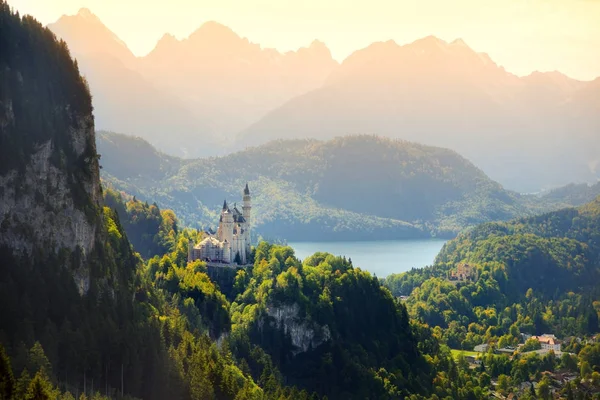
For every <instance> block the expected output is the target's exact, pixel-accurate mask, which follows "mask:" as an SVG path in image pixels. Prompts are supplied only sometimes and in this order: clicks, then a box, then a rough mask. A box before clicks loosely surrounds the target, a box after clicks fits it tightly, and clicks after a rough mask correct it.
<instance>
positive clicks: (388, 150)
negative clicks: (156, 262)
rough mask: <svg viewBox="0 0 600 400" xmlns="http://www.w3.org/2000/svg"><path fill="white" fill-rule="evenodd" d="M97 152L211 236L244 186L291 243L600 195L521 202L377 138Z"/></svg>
mask: <svg viewBox="0 0 600 400" xmlns="http://www.w3.org/2000/svg"><path fill="white" fill-rule="evenodd" d="M98 151H99V152H100V154H101V155H102V160H101V161H102V165H103V170H102V176H103V179H104V182H105V183H106V184H110V185H111V186H113V187H114V188H116V189H119V190H124V191H126V192H128V193H131V194H133V195H136V196H137V197H138V198H140V199H142V200H145V201H149V202H154V201H156V202H157V203H158V204H159V205H161V206H163V207H168V208H171V209H173V210H174V211H175V212H176V213H177V215H178V216H179V217H180V219H181V221H182V223H183V224H185V225H187V226H192V227H196V228H201V227H210V226H213V227H214V224H215V223H216V222H215V221H216V220H217V218H218V215H217V214H216V213H217V211H218V210H219V204H221V203H222V202H223V198H228V199H230V200H232V201H235V200H236V199H238V198H239V197H240V191H241V189H242V188H243V187H244V185H245V183H246V182H250V188H251V190H252V195H253V197H254V200H255V207H254V209H253V211H254V215H255V224H256V227H257V231H259V232H260V233H261V234H262V235H263V237H267V238H278V239H287V240H332V239H336V240H377V239H386V238H395V239H397V238H419V237H426V236H431V235H433V236H441V237H453V236H454V235H455V234H456V233H458V232H459V231H460V230H461V229H463V228H465V227H470V226H474V225H477V224H479V223H482V222H488V221H496V220H509V219H511V218H515V217H520V216H527V215H533V214H536V213H541V212H544V211H549V210H553V209H558V208H560V207H563V206H566V205H580V204H583V203H585V202H588V201H591V200H592V199H593V198H594V197H595V195H598V194H600V186H599V185H596V186H595V187H588V186H586V185H582V186H570V187H566V188H563V189H562V190H558V191H555V192H552V193H549V194H548V195H546V196H543V197H540V196H534V195H528V196H525V195H518V194H517V193H514V192H510V191H507V190H504V189H503V188H502V187H501V186H500V185H499V184H498V183H496V182H494V181H492V180H490V179H489V178H488V177H487V176H486V175H485V174H484V173H483V172H482V171H481V170H479V169H478V168H476V167H475V166H474V165H473V164H471V163H470V162H469V161H467V160H465V159H464V158H462V157H461V156H459V155H458V154H456V153H455V152H453V151H450V150H446V149H441V148H436V147H430V146H422V145H419V144H415V143H410V142H403V141H394V140H390V139H384V138H379V137H375V136H351V137H344V138H337V139H334V140H331V141H327V142H319V141H316V140H288V141H275V142H272V143H269V144H266V145H263V146H260V147H255V148H248V149H246V150H244V151H240V152H237V153H234V154H230V155H228V156H224V157H217V158H207V159H197V160H183V159H178V158H176V157H171V156H167V155H165V154H163V153H161V152H160V151H159V150H157V149H155V148H153V147H152V146H151V145H150V144H149V143H147V142H146V141H144V140H142V139H140V138H133V137H130V136H125V135H119V134H115V133H110V132H100V133H99V134H98ZM136 160H141V161H140V162H139V163H138V162H137V161H136Z"/></svg>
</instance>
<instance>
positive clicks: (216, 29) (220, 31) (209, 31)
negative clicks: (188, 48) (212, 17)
mask: <svg viewBox="0 0 600 400" xmlns="http://www.w3.org/2000/svg"><path fill="white" fill-rule="evenodd" d="M205 36H208V37H209V38H210V39H215V38H227V37H228V38H236V39H241V38H240V36H239V35H238V34H237V33H235V32H234V31H233V29H231V28H230V27H228V26H226V25H223V24H221V23H219V22H216V21H207V22H205V23H203V24H202V25H201V26H200V28H198V29H196V30H195V31H194V32H193V33H192V34H191V35H190V37H189V38H190V39H193V38H196V37H205Z"/></svg>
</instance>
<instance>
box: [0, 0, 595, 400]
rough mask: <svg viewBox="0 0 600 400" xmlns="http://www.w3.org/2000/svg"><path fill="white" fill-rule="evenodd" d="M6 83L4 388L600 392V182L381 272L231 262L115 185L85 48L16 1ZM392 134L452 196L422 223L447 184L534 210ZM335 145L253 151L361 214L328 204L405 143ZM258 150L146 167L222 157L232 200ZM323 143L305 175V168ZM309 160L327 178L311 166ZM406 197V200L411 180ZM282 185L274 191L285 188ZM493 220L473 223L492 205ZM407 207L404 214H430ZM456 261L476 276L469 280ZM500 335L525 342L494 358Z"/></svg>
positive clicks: (265, 257) (326, 395) (288, 259)
mask: <svg viewBox="0 0 600 400" xmlns="http://www.w3.org/2000/svg"><path fill="white" fill-rule="evenodd" d="M32 66H34V67H32ZM0 80H1V81H2V82H3V84H2V86H0V96H1V97H0V116H1V118H3V119H2V120H1V121H0V122H2V124H3V125H1V126H2V127H3V129H2V131H1V135H0V139H1V143H0V144H1V146H0V149H1V150H0V151H1V152H2V153H1V155H2V157H1V158H0V159H1V160H2V165H1V166H0V182H2V183H3V186H2V188H1V190H0V200H1V203H0V204H2V207H5V208H3V210H6V212H3V213H1V214H0V399H3V400H5V399H6V400H21V399H27V400H29V399H36V400H44V399H61V400H67V399H79V400H87V399H95V400H101V399H149V400H152V399H165V398H169V399H192V400H200V399H237V400H244V399H282V400H284V399H290V400H291V399H300V400H302V399H410V400H423V399H465V400H466V399H488V398H489V397H490V396H491V395H497V394H498V395H502V396H508V395H510V394H515V393H518V394H519V395H520V396H521V397H520V398H539V399H550V398H556V397H559V398H560V397H562V398H566V399H571V398H572V399H575V398H577V399H589V398H593V399H598V398H599V396H598V393H600V343H599V341H598V331H599V330H600V327H599V322H598V314H599V312H600V302H599V298H598V296H599V294H598V288H599V287H600V285H598V281H599V279H598V278H599V277H598V273H599V261H600V233H599V232H600V229H599V228H600V227H599V226H598V224H599V222H600V198H598V199H596V200H595V201H593V202H591V203H588V204H586V205H582V206H580V207H578V208H570V209H563V210H560V211H556V212H551V213H546V214H541V215H538V216H531V217H526V218H521V219H516V220H513V221H511V222H503V223H487V224H483V225H478V226H477V227H475V228H472V229H470V230H467V231H466V232H465V233H462V234H461V235H459V236H458V237H457V238H456V239H454V240H452V241H450V242H449V243H448V244H447V245H445V247H444V249H443V250H442V252H441V253H440V255H439V256H438V258H437V259H436V262H435V265H433V266H432V267H429V268H425V269H422V270H414V271H410V272H408V273H406V274H402V275H398V276H390V277H388V278H386V279H385V280H380V279H378V278H376V277H375V276H372V275H371V274H370V273H369V272H367V271H365V270H362V269H361V268H358V267H356V266H354V265H353V263H352V261H351V260H350V259H346V258H345V257H343V256H342V257H340V256H334V255H331V254H327V253H316V254H314V255H312V256H310V257H307V258H306V259H304V260H302V261H301V260H299V259H298V258H297V257H296V256H295V254H294V250H293V249H292V248H290V247H288V246H282V245H278V244H274V243H270V242H268V241H265V240H262V241H259V242H257V244H256V246H255V247H253V248H252V254H251V261H252V263H251V265H249V266H248V267H245V268H228V267H223V268H217V269H215V268H212V267H209V266H207V265H206V264H205V263H203V262H201V261H194V262H188V260H187V246H188V243H189V241H190V240H193V241H198V240H201V239H202V237H203V235H205V233H204V232H203V231H202V230H198V229H196V227H194V226H191V227H190V226H188V224H186V223H185V222H184V221H182V220H180V219H179V217H178V214H177V213H176V211H174V210H170V209H167V208H164V207H163V208H161V207H159V204H160V203H159V199H160V198H159V196H157V199H156V201H154V200H153V199H152V198H146V196H144V197H142V196H139V198H138V197H136V196H134V195H136V192H134V191H133V193H132V192H127V191H123V190H122V189H120V190H115V188H119V187H121V186H119V185H117V183H118V182H117V181H115V180H110V179H109V180H108V181H107V182H105V184H104V185H103V186H101V183H100V176H99V175H100V165H99V159H100V155H99V154H98V152H97V150H96V145H95V143H96V142H95V139H96V138H95V130H94V120H93V114H92V112H93V109H92V106H91V104H92V103H91V96H90V93H89V89H88V88H87V84H86V81H85V79H83V78H82V77H81V75H80V73H79V71H78V66H77V62H76V61H74V60H73V59H72V58H71V57H70V53H69V50H68V48H67V46H66V45H65V43H64V42H62V41H59V40H57V39H56V37H55V36H54V35H53V34H52V33H51V32H50V31H49V30H48V29H47V28H44V27H43V26H42V25H41V24H40V23H39V22H37V21H35V20H34V19H33V18H32V17H28V16H26V17H21V16H20V15H18V14H17V13H16V12H13V11H12V10H11V9H10V7H9V6H8V5H7V3H6V2H5V1H4V0H0ZM5 122H6V124H5ZM394 143H395V145H394V146H392V147H393V148H392V150H390V151H389V152H387V153H383V156H382V157H380V159H381V160H383V161H382V162H383V163H384V164H385V163H387V162H397V161H398V159H397V157H400V155H402V157H406V159H407V160H412V161H411V162H410V163H409V164H411V163H412V164H411V166H410V168H408V169H406V170H402V171H400V172H398V171H395V173H398V174H399V175H395V176H393V178H394V179H398V180H399V181H400V182H404V183H406V184H407V185H408V184H409V182H411V180H412V179H413V176H420V177H422V176H424V175H425V176H428V177H429V178H427V179H432V181H431V185H432V186H431V188H434V187H435V188H436V189H439V190H440V191H439V192H436V198H435V199H433V200H435V201H433V200H432V202H425V203H424V204H421V205H419V207H415V208H413V209H411V210H409V211H407V212H410V213H413V214H412V215H413V217H412V218H425V216H426V215H427V214H428V213H430V212H431V210H432V207H433V208H434V209H437V208H436V207H438V206H439V205H440V204H441V203H440V202H438V200H440V199H442V200H441V202H442V203H443V202H450V203H452V202H453V201H458V202H459V203H460V202H461V201H462V200H457V199H460V198H461V196H463V195H464V192H465V191H466V190H467V189H468V188H471V189H472V190H474V191H475V192H476V193H480V194H481V193H483V194H482V196H484V198H485V199H487V200H482V202H483V203H482V204H488V205H489V204H491V206H490V207H492V208H493V209H495V210H496V212H499V213H504V212H506V217H508V216H509V215H512V211H511V210H513V208H512V207H513V206H514V207H517V208H516V209H515V210H517V209H520V208H519V207H521V206H520V205H518V203H515V202H514V201H513V200H514V199H515V198H517V197H514V196H516V195H515V194H511V193H507V192H505V191H503V189H501V188H500V187H499V186H498V185H497V184H495V183H493V182H490V181H488V180H486V178H485V176H484V175H483V174H482V173H481V172H479V171H476V170H474V169H473V168H471V167H469V164H468V162H467V161H466V160H464V159H462V158H457V157H456V155H454V154H452V153H449V152H448V151H445V150H440V149H435V148H428V147H424V146H417V145H411V144H406V143H404V142H394ZM138 144H139V145H140V146H141V147H144V144H143V143H139V142H138ZM333 144H334V147H336V148H337V151H338V152H336V153H335V154H336V155H335V157H334V158H336V159H337V161H336V162H333V161H332V159H329V158H327V161H324V159H325V155H323V154H324V153H327V150H326V149H324V148H323V147H322V146H326V145H327V146H329V145H331V143H329V144H322V143H317V142H310V141H308V142H306V141H302V142H297V146H298V147H297V148H296V153H294V152H292V153H290V154H285V153H281V147H280V146H277V145H273V147H271V148H270V150H268V149H269V147H267V148H256V149H254V150H251V151H250V152H258V154H259V157H257V158H258V159H265V160H267V161H265V163H266V162H269V161H268V157H267V155H269V156H270V157H275V158H278V159H279V160H280V161H279V163H274V164H273V165H275V166H277V167H276V168H278V171H279V172H278V173H279V174H290V175H293V174H296V175H294V176H295V177H294V180H295V182H296V184H297V185H299V184H300V182H304V184H303V185H304V186H302V188H303V189H302V190H303V191H307V192H310V193H311V196H313V197H314V198H315V199H319V201H323V202H326V201H327V202H328V201H332V204H333V206H340V207H341V206H342V205H343V206H344V207H348V208H349V209H354V210H355V211H352V212H353V213H356V214H352V215H356V216H357V218H358V216H361V215H362V214H359V213H358V211H361V212H362V211H364V210H360V209H358V208H355V207H358V205H357V204H354V205H352V204H351V201H352V199H345V201H347V203H344V204H342V203H335V202H333V200H332V199H331V192H328V190H331V188H335V189H336V190H339V191H341V192H342V193H343V190H345V186H344V185H341V184H340V185H337V183H339V179H338V178H339V176H340V174H341V171H343V170H344V166H348V163H347V161H348V157H349V155H350V154H358V153H356V152H357V148H363V150H364V151H365V154H367V155H368V154H371V156H372V155H373V154H374V153H375V152H377V151H378V150H379V149H381V148H382V147H386V146H387V145H389V144H390V142H387V141H385V142H382V141H381V140H379V139H376V138H372V137H355V138H351V139H347V141H345V140H341V141H338V142H333ZM369 146H371V147H370V148H369ZM311 149H312V150H311ZM267 150H268V151H267ZM309 150H310V152H309V153H306V152H307V151H309ZM313 150H314V151H316V153H314V152H313ZM265 152H266V153H265ZM319 152H321V153H320V154H321V156H314V157H313V156H311V154H313V155H314V154H317V155H318V154H319ZM406 154H408V156H407V155H406ZM241 155H243V153H241ZM241 155H240V154H238V155H237V156H235V157H233V156H231V157H226V158H223V159H220V161H219V162H223V160H225V161H226V162H228V163H231V164H232V165H231V168H230V167H226V168H222V169H217V166H216V164H217V159H209V160H205V161H203V162H204V163H207V164H208V165H212V167H211V168H214V170H213V172H212V174H209V173H208V172H206V170H204V168H205V167H204V166H203V167H202V168H199V167H198V166H197V164H195V162H189V163H188V162H185V163H182V162H181V161H180V160H176V159H172V158H171V159H164V160H163V161H162V162H160V163H158V164H155V167H156V168H155V169H154V170H153V174H154V175H153V176H152V177H144V176H139V174H138V175H137V177H136V178H135V179H134V180H135V182H136V184H138V183H139V182H140V181H141V180H145V179H149V180H153V179H163V178H164V176H166V175H163V174H167V175H168V174H169V173H170V172H168V171H177V172H178V173H179V171H180V170H182V171H187V172H186V174H187V175H182V177H183V178H181V177H179V178H178V176H179V175H176V176H172V177H171V178H169V179H170V180H172V181H175V182H176V181H177V180H178V179H184V178H185V177H189V176H194V175H197V176H201V175H199V173H200V172H202V171H205V172H203V173H204V174H205V175H202V179H208V178H210V177H211V176H213V177H214V179H213V180H212V181H210V182H211V184H214V185H215V186H214V187H216V188H218V187H221V190H223V192H221V193H218V195H221V194H224V193H226V191H227V190H233V189H227V187H229V186H227V185H225V186H218V185H220V183H219V182H222V181H223V179H222V175H221V174H227V173H229V171H232V170H234V169H235V168H233V167H235V166H236V165H239V164H238V163H242V164H245V163H246V162H247V160H243V159H242V158H241ZM309 156H310V157H309ZM253 157H254V156H253ZM307 157H308V160H309V161H306V164H305V165H304V169H298V168H296V166H295V164H294V162H299V160H302V159H306V158H307ZM311 157H313V158H311ZM436 157H437V158H436ZM107 158H108V157H107ZM293 160H296V161H294V162H292V161H293ZM106 162H107V159H106V158H105V159H104V161H103V165H104V166H105V169H109V164H108V163H106ZM457 162H458V163H459V164H460V165H462V166H463V167H464V166H465V165H466V166H467V167H468V168H467V169H466V171H463V172H464V174H457V173H455V172H456V171H455V170H454V169H453V168H452V166H453V165H454V164H453V163H457ZM180 163H182V164H180ZM281 163H283V165H287V166H288V168H279V167H280V166H281V165H282V164H281ZM407 163H408V161H407ZM325 166H333V167H331V168H330V167H327V168H325ZM442 166H443V167H442ZM130 167H135V165H132V164H130ZM110 168H113V167H110ZM260 168H267V166H266V164H265V165H263V166H262V167H261V166H257V170H258V171H261V172H260V173H261V174H262V173H264V172H265V171H262V170H261V169H260ZM274 168H275V167H274ZM310 168H315V169H318V170H320V171H321V172H322V173H323V174H322V175H318V176H320V177H321V178H320V179H322V180H320V181H318V182H317V181H312V180H311V179H313V178H314V177H315V175H312V174H311V173H308V172H306V174H305V172H303V171H306V170H310ZM453 171H454V172H453ZM321 172H320V173H321ZM325 172H326V173H325ZM353 172H355V173H365V174H366V175H365V177H368V176H369V174H372V173H373V171H356V170H353ZM405 173H406V174H407V175H406V176H404V175H403V174H405ZM157 176H158V177H159V178H156V177H157ZM245 178H249V180H251V181H252V177H246V176H242V177H240V178H239V179H245ZM325 178H326V179H325ZM185 179H187V178H185ZM255 179H256V180H257V181H259V182H260V181H261V179H264V178H256V177H255ZM415 179H416V178H415ZM230 181H231V182H235V184H236V185H237V181H236V180H235V179H231V180H230ZM273 182H274V181H273ZM277 182H278V183H277V185H275V186H277V187H279V188H280V189H281V186H280V185H279V181H277ZM336 182H337V183H336ZM317 183H318V185H317ZM129 184H130V183H127V182H125V183H124V184H123V185H125V186H127V185H129ZM178 185H181V182H180V183H178ZM127 187H129V186H127ZM177 187H179V188H181V186H177ZM233 187H234V184H233V183H231V188H233ZM236 187H237V186H236ZM239 187H240V188H241V187H242V186H241V185H240V186H239ZM257 187H258V188H260V187H261V186H260V185H257ZM297 187H300V186H297ZM409 187H410V185H409ZM377 189H378V188H377V187H374V188H369V187H367V186H365V187H362V188H361V190H365V191H366V190H377ZM471 189H469V190H471ZM217 192H218V190H217ZM257 192H258V196H257V198H266V197H268V194H267V193H266V192H263V193H262V194H261V189H258V190H257ZM227 193H228V192H227ZM486 193H487V194H486ZM347 194H348V193H347ZM490 194H492V195H493V196H491V197H489V196H488V195H490ZM146 195H149V194H146ZM261 196H263V197H261ZM306 196H307V197H306V199H308V197H310V196H308V194H306ZM319 196H322V198H321V197H319ZM348 196H349V194H348ZM313 197H310V198H313ZM396 199H397V200H398V201H399V202H402V201H404V202H405V203H404V204H408V203H406V202H408V201H409V196H408V195H406V193H404V194H402V193H401V194H399V195H398V197H397V198H396ZM511 199H512V200H511ZM285 200H286V198H278V197H277V196H275V197H273V198H272V202H273V203H271V204H274V203H277V202H282V203H285ZM488 200H489V201H490V202H491V203H487V201H488ZM311 204H314V203H308V206H310V205H311ZM443 204H446V205H447V204H449V203H443ZM453 204H454V203H453ZM511 204H512V205H511ZM385 205H386V204H379V206H381V208H384V206H385ZM333 206H332V207H333ZM477 207H479V206H477ZM486 207H487V206H486ZM505 207H508V209H507V208H505ZM386 210H387V209H386ZM391 210H392V211H390V212H396V210H395V209H391ZM507 210H508V211H507ZM513 211H514V210H513ZM344 212H346V211H344ZM469 212H474V211H473V210H471V211H469ZM530 212H532V209H528V211H527V212H525V213H524V214H529V213H530ZM475 213H476V214H477V212H475ZM328 215H329V213H328ZM343 215H347V214H343ZM407 215H408V214H407ZM486 215H487V216H485V217H481V216H475V217H473V218H474V219H473V220H472V223H475V222H476V221H478V219H479V218H483V219H484V220H487V218H488V217H489V218H493V217H492V216H491V215H494V214H489V215H488V214H486ZM517 215H520V211H519V212H517ZM393 217H394V218H395V216H393ZM328 218H331V216H329V217H328ZM369 218H372V217H368V218H367V219H366V220H367V221H371V220H372V219H369ZM377 218H383V219H385V218H387V217H385V218H384V217H377ZM461 218H462V217H461ZM465 218H467V217H466V216H465ZM341 219H342V218H340V220H341ZM356 221H357V220H351V222H352V223H355V222H356ZM359 221H360V220H359ZM377 221H379V219H377ZM398 221H399V222H398V225H397V227H401V229H408V230H410V229H416V230H417V231H421V232H423V230H424V229H425V225H421V226H417V224H412V223H407V222H401V221H400V220H398ZM346 223H349V222H348V221H346ZM394 226H396V225H394ZM394 229H395V228H394ZM399 229H400V228H399ZM459 263H468V264H469V265H471V266H472V268H473V271H475V272H474V273H473V274H471V275H470V276H469V277H468V278H467V279H464V280H460V281H457V280H452V279H450V278H451V276H452V272H453V271H454V269H455V268H456V266H457V265H458V264H459ZM400 296H408V298H407V299H403V298H401V297H400ZM542 333H553V334H556V336H557V337H558V338H560V339H562V340H563V341H564V347H563V353H562V355H561V356H560V358H557V357H556V354H554V353H553V352H547V353H546V354H538V353H536V352H535V349H537V345H536V343H534V342H531V341H527V340H525V342H524V343H520V342H522V341H523V337H524V336H523V335H522V334H531V335H539V334H542ZM567 339H568V340H567ZM479 344H487V345H489V350H488V351H487V352H485V353H480V354H479V355H477V357H476V360H475V361H477V362H475V361H474V360H472V359H471V358H472V357H471V356H467V353H465V352H464V351H467V350H472V349H473V347H474V346H475V345H479ZM520 344H523V346H521V347H518V346H519V345H520ZM501 348H515V351H514V352H513V353H512V354H510V355H508V354H496V352H495V351H496V350H498V349H501ZM529 350H533V351H534V353H530V352H529ZM469 357H471V358H469ZM557 374H562V375H561V376H569V377H570V378H569V380H568V382H567V383H565V382H564V380H562V378H559V377H558V375H557ZM571 378H572V379H571Z"/></svg>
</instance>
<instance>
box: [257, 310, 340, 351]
mask: <svg viewBox="0 0 600 400" xmlns="http://www.w3.org/2000/svg"><path fill="white" fill-rule="evenodd" d="M299 314H300V307H299V306H298V304H296V303H294V304H285V305H281V306H269V307H267V315H268V316H269V317H272V318H273V319H274V320H275V321H274V322H275V326H276V327H277V328H278V329H282V330H283V331H284V332H285V333H286V334H289V335H290V338H291V340H292V344H293V345H294V346H295V347H296V350H295V351H294V352H293V354H294V355H296V354H299V353H303V352H306V351H308V350H309V349H310V348H316V347H317V346H319V345H320V344H322V343H324V342H326V341H328V340H330V339H331V333H330V331H329V327H328V326H327V325H325V326H319V325H317V324H316V323H310V322H309V321H307V320H306V319H304V318H301V317H300V316H299Z"/></svg>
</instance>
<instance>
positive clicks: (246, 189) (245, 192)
mask: <svg viewBox="0 0 600 400" xmlns="http://www.w3.org/2000/svg"><path fill="white" fill-rule="evenodd" d="M244 194H248V195H249V194H250V189H248V182H246V187H245V188H244Z"/></svg>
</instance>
